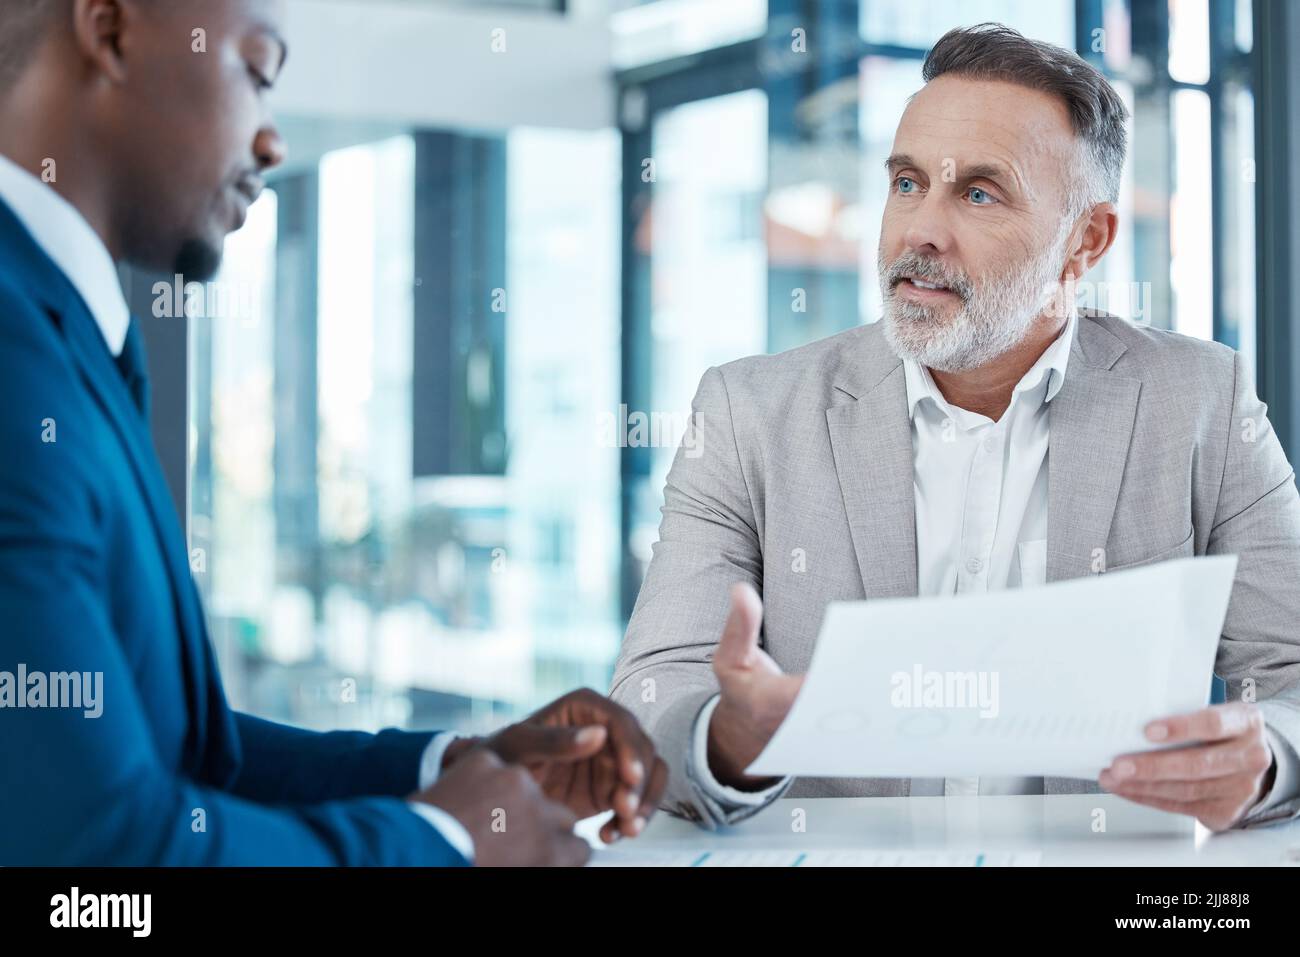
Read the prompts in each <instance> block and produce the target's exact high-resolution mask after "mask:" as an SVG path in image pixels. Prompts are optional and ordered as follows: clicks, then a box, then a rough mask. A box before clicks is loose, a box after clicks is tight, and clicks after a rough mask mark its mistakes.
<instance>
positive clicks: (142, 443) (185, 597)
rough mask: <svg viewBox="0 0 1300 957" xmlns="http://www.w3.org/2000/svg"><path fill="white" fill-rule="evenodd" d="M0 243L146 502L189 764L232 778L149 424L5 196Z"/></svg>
mask: <svg viewBox="0 0 1300 957" xmlns="http://www.w3.org/2000/svg"><path fill="white" fill-rule="evenodd" d="M0 249H3V250H4V251H5V252H7V253H8V254H9V255H10V256H12V257H13V261H14V262H15V263H16V265H17V267H18V274H19V275H22V276H25V277H27V278H28V279H29V283H28V284H27V285H26V288H27V289H28V290H30V291H31V292H32V294H33V296H34V298H36V299H38V300H40V301H41V302H43V303H44V304H45V306H46V308H47V310H48V311H49V313H50V315H51V317H52V318H53V319H54V320H55V322H56V323H57V325H58V326H59V327H60V329H61V330H62V331H63V336H64V340H65V341H66V342H67V344H68V351H69V353H70V354H71V355H72V357H73V359H74V361H75V362H76V364H77V367H78V368H79V369H80V371H81V377H82V380H83V381H84V382H85V383H86V386H87V388H88V389H89V390H90V392H91V393H92V394H93V395H94V397H95V400H96V401H97V402H98V403H99V405H100V407H101V408H102V409H103V410H104V412H105V414H106V415H107V417H108V419H109V421H110V422H111V423H112V425H113V428H114V430H115V431H116V433H117V436H118V439H119V441H120V443H121V445H122V448H123V449H124V450H125V452H126V457H127V459H128V460H129V462H130V463H131V469H132V471H133V473H134V474H135V478H136V481H137V482H138V483H139V485H140V488H141V491H142V492H143V496H144V500H145V502H146V503H147V505H148V510H149V516H150V521H151V524H152V526H153V531H154V537H155V540H156V542H157V546H158V548H159V550H160V551H161V553H162V555H163V558H164V561H165V563H166V567H167V571H168V578H169V580H170V583H171V594H170V596H169V597H170V598H171V600H172V602H173V607H174V609H175V614H176V622H177V631H178V633H179V634H180V637H181V642H182V649H181V651H182V660H183V662H184V669H185V694H186V701H187V704H188V707H189V718H190V723H189V729H188V733H187V736H186V742H185V748H184V752H185V754H184V760H185V762H186V767H185V768H184V770H185V771H186V772H187V773H188V774H190V775H192V776H194V777H197V778H199V779H200V780H205V781H209V782H211V783H214V784H226V783H229V781H230V780H231V779H232V778H233V776H234V774H235V773H236V770H237V766H238V762H239V752H238V738H237V732H236V729H235V725H234V719H233V716H232V715H231V713H230V709H229V707H228V706H227V704H226V701H225V695H224V694H223V692H222V690H221V684H220V681H219V679H218V677H217V671H216V664H215V660H214V659H213V656H212V650H211V645H210V643H209V641H208V636H207V628H206V627H205V624H204V621H203V612H202V608H201V605H200V603H199V598H198V592H197V590H196V589H195V587H194V579H193V576H192V575H191V574H190V567H189V552H188V547H187V546H186V542H185V536H184V534H183V533H182V531H181V527H180V522H179V520H178V518H177V515H176V510H175V508H174V506H173V504H172V499H171V496H170V494H169V493H168V490H167V485H166V482H165V480H164V479H163V475H162V470H161V468H160V466H159V465H158V459H157V456H156V455H155V453H154V450H153V440H152V439H151V437H150V435H149V431H148V425H147V423H146V422H145V420H144V418H143V417H142V415H141V414H140V410H139V409H138V408H137V407H136V405H135V401H134V399H133V398H132V397H131V393H130V391H129V390H128V388H127V385H126V382H125V380H124V379H123V378H122V374H121V372H120V370H119V369H118V367H117V364H116V362H115V361H114V359H113V356H112V355H111V354H110V353H109V351H108V345H107V343H105V342H104V337H103V334H102V333H101V332H100V330H99V326H98V325H97V324H96V322H95V319H94V317H93V316H92V315H91V314H90V310H89V309H88V308H87V306H86V304H85V302H84V301H83V300H82V299H81V296H80V295H79V294H78V293H77V291H76V289H75V288H74V287H73V286H72V284H71V283H70V282H69V280H68V279H67V277H66V276H64V275H63V273H62V272H61V271H60V270H59V269H58V267H57V266H55V265H54V263H53V262H52V261H51V260H50V259H49V257H47V256H46V255H45V254H44V252H42V251H41V250H40V248H39V247H38V246H37V245H36V243H35V241H34V240H33V239H32V238H31V236H30V234H28V233H27V231H26V230H25V229H24V228H23V226H22V224H21V223H19V222H18V220H17V219H16V218H15V217H14V216H13V214H12V213H11V212H10V211H9V209H8V207H6V206H5V205H4V203H3V202H0ZM133 321H134V320H133Z"/></svg>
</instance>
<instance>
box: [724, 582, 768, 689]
mask: <svg viewBox="0 0 1300 957" xmlns="http://www.w3.org/2000/svg"><path fill="white" fill-rule="evenodd" d="M762 624H763V602H762V601H761V600H760V599H759V597H758V592H756V591H755V590H754V586H753V585H750V584H749V583H748V582H737V583H736V584H735V585H732V586H731V610H730V612H728V614H727V621H726V624H724V625H723V626H722V637H721V638H720V639H718V647H717V648H716V649H715V650H714V653H713V666H714V668H715V669H719V668H720V669H724V670H728V669H732V670H739V669H744V668H748V667H751V666H752V665H753V664H754V663H755V658H756V657H757V654H758V632H759V629H760V628H761V627H762Z"/></svg>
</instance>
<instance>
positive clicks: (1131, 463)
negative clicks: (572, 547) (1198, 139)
mask: <svg viewBox="0 0 1300 957" xmlns="http://www.w3.org/2000/svg"><path fill="white" fill-rule="evenodd" d="M923 76H924V78H925V81H926V85H925V86H924V87H923V88H922V89H921V90H920V91H918V92H917V93H916V94H915V95H914V96H913V97H912V99H911V100H910V102H909V104H908V106H907V109H906V111H905V112H904V114H903V116H902V118H901V120H900V122H899V125H898V130H897V133H896V136H895V139H894V145H893V150H892V152H891V155H890V157H889V159H888V162H887V164H886V166H887V181H888V190H889V194H888V200H887V202H886V205H885V210H884V215H883V219H882V222H881V231H880V249H879V256H878V266H879V274H880V283H881V290H882V293H883V297H884V314H883V316H882V317H881V321H880V322H877V323H873V324H870V325H867V326H863V327H860V328H857V329H853V330H851V331H849V332H846V333H843V334H841V335H838V336H835V337H832V338H830V339H826V340H823V341H821V342H816V343H813V344H811V345H808V346H805V347H803V348H800V349H795V350H793V351H791V352H787V353H784V354H782V355H777V356H758V357H752V358H748V359H742V360H740V361H737V362H732V363H729V364H727V365H724V366H722V367H720V368H714V369H709V370H708V371H707V372H706V373H705V375H704V378H703V381H702V382H701V384H700V387H699V391H698V393H697V395H696V398H695V402H694V423H695V430H696V431H695V435H696V439H697V445H698V446H699V448H701V449H703V450H704V451H703V454H702V455H698V456H694V457H687V456H686V455H684V454H682V453H681V452H679V453H678V455H677V458H676V460H675V462H674V464H673V467H672V470H671V471H670V473H669V475H668V481H667V485H666V487H665V489H664V507H663V522H662V525H661V526H660V540H659V541H658V542H657V543H656V545H655V547H654V558H653V560H652V562H651V564H650V567H649V570H648V572H647V574H646V579H645V582H644V584H643V586H642V589H641V594H640V596H639V598H638V600H637V605H636V609H635V612H634V614H633V617H632V621H631V623H630V625H629V627H628V631H627V635H626V637H625V639H624V644H623V649H622V654H621V656H620V660H619V663H618V666H617V669H616V672H615V675H614V682H613V690H612V692H611V696H612V697H613V698H614V699H615V700H617V701H621V702H622V703H623V704H624V705H626V706H627V707H628V709H629V710H631V711H632V712H633V713H635V714H636V715H637V717H638V718H639V719H640V721H641V723H642V724H643V725H644V726H645V727H646V728H648V729H649V731H650V734H651V737H652V738H653V739H654V742H655V745H656V747H657V748H658V750H659V752H660V754H662V755H663V756H664V757H665V759H666V760H667V761H668V764H669V767H670V783H669V787H668V791H667V793H666V796H665V807H667V809H668V810H670V811H671V812H673V813H675V814H678V815H682V816H685V817H688V818H691V819H693V820H696V821H698V822H699V823H701V824H702V825H704V826H706V827H717V826H720V825H724V824H731V823H734V822H737V821H740V820H743V819H744V818H746V817H748V816H750V815H752V814H755V813H757V812H758V811H760V810H761V809H762V808H764V807H766V806H768V805H769V804H770V803H771V802H772V801H773V800H775V798H777V797H779V796H781V795H783V794H785V795H788V796H790V797H858V796H908V795H962V794H1060V793H1087V792H1096V791H1098V790H1100V789H1105V790H1108V791H1110V792H1113V793H1115V794H1118V795H1121V796H1123V797H1125V798H1127V799H1130V800H1132V801H1135V802H1138V803H1141V804H1145V805H1148V806H1151V807H1155V808H1159V809H1162V810H1165V811H1169V812H1173V813H1177V814H1184V815H1188V816H1191V817H1194V818H1196V819H1198V820H1200V821H1201V822H1202V823H1203V824H1205V825H1206V826H1207V827H1210V828H1212V829H1215V830H1223V829H1227V828H1233V827H1244V826H1252V825H1256V824H1264V823H1268V822H1273V821H1280V820H1286V819H1290V818H1293V817H1295V816H1297V815H1300V759H1298V758H1297V750H1298V749H1300V496H1298V495H1297V491H1296V484H1295V476H1294V472H1293V471H1292V468H1291V466H1290V464H1289V463H1288V461H1287V459H1286V456H1285V454H1284V452H1283V450H1282V448H1281V445H1280V444H1279V442H1278V440H1277V437H1276V435H1275V434H1274V433H1273V431H1272V429H1271V428H1270V426H1269V423H1268V419H1267V417H1266V415H1265V411H1266V410H1265V407H1264V405H1263V404H1262V403H1261V402H1260V401H1259V399H1258V398H1257V397H1256V395H1255V392H1254V389H1253V387H1252V386H1251V384H1250V382H1249V377H1248V376H1247V374H1246V373H1245V371H1244V367H1243V362H1242V360H1241V358H1240V357H1239V356H1238V355H1236V354H1235V353H1234V352H1233V351H1232V350H1231V349H1228V348H1227V347H1225V346H1223V345H1220V344H1217V343H1212V342H1204V341H1201V340H1198V339H1193V338H1191V337H1187V336H1182V335H1179V334H1177V333H1173V332H1167V331H1161V330H1157V329H1153V328H1149V327H1143V326H1137V325H1134V324H1131V323H1129V322H1127V321H1124V320H1121V319H1118V318H1116V317H1113V316H1109V315H1105V314H1097V313H1093V312H1090V311H1083V310H1076V309H1075V308H1074V302H1075V296H1074V295H1073V292H1074V286H1075V284H1076V283H1077V282H1079V281H1080V280H1082V279H1083V278H1084V277H1085V276H1086V275H1087V274H1088V273H1089V271H1090V270H1091V269H1093V268H1094V267H1095V266H1096V265H1097V264H1098V263H1099V262H1100V261H1101V260H1102V258H1103V257H1104V256H1105V255H1106V253H1107V251H1108V250H1109V249H1110V247H1111V244H1112V243H1113V241H1114V239H1115V235H1116V232H1117V229H1118V222H1119V218H1118V214H1117V212H1116V206H1115V202H1116V199H1117V197H1118V191H1119V181H1120V172H1121V169H1122V167H1123V162H1124V153H1125V148H1126V130H1125V123H1126V120H1127V110H1126V109H1125V107H1124V105H1123V103H1122V101H1121V100H1120V98H1119V96H1118V95H1117V94H1116V92H1115V91H1114V90H1113V89H1112V88H1111V87H1110V85H1109V84H1108V83H1107V82H1106V80H1105V78H1104V77H1103V76H1102V75H1101V74H1100V73H1098V72H1097V71H1096V70H1095V69H1094V68H1092V67H1091V66H1089V65H1088V64H1087V63H1086V62H1084V61H1083V60H1082V59H1081V58H1079V57H1078V56H1076V55H1075V54H1074V53H1072V52H1069V51H1066V50H1063V49H1060V48H1058V47H1054V46H1051V45H1049V44H1046V43H1041V42H1037V41H1033V40H1028V39H1026V38H1025V37H1023V36H1021V35H1020V34H1019V33H1016V32H1015V31H1014V30H1010V29H1008V28H1006V27H1002V26H1000V25H997V24H982V25H980V26H977V27H972V28H969V29H959V30H953V31H951V32H949V33H948V34H947V35H945V36H944V37H943V38H942V39H941V40H940V41H939V42H938V43H937V44H936V45H935V47H934V48H933V49H932V50H931V51H930V53H929V55H928V56H927V58H926V61H925V65H924V69H923ZM883 186H884V183H883V182H882V187H883ZM1243 423H1249V426H1250V427H1249V429H1246V428H1244V427H1243ZM1049 449H1050V455H1049ZM1215 554H1233V555H1236V556H1237V559H1238V563H1237V572H1236V579H1235V582H1234V585H1233V591H1232V598H1231V603H1230V606H1229V608H1228V612H1227V617H1226V620H1225V622H1224V626H1223V631H1222V638H1221V641H1220V644H1219V650H1218V656H1217V660H1216V662H1215V672H1216V673H1217V674H1218V675H1219V676H1220V677H1221V678H1223V680H1224V681H1225V683H1226V685H1227V689H1228V690H1227V702H1226V703H1223V704H1217V705H1212V706H1209V707H1206V708H1203V709H1200V710H1198V711H1195V712H1193V713H1190V714H1178V715H1166V716H1162V717H1160V718H1158V719H1156V720H1154V721H1152V722H1150V723H1149V724H1148V725H1147V726H1146V727H1145V729H1144V731H1145V736H1146V739H1147V740H1148V741H1150V742H1151V744H1152V746H1153V747H1155V746H1156V745H1172V744H1181V745H1184V747H1181V748H1176V749H1170V750H1159V751H1152V750H1148V751H1142V752H1140V753H1134V754H1126V755H1116V756H1115V757H1114V759H1113V761H1112V763H1111V766H1110V767H1109V768H1107V769H1106V770H1104V771H1103V772H1102V774H1101V775H1100V777H1099V778H1098V779H1097V780H1083V779H1071V778H1054V777H1047V778H1041V777H1040V778H1007V777H989V776H981V777H974V778H954V777H949V778H940V779H910V780H909V779H894V778H867V779H799V780H791V779H783V780H777V779H755V778H753V777H750V776H748V775H746V773H745V769H746V768H747V767H748V766H749V765H750V763H751V762H752V761H753V760H754V758H756V757H757V756H758V754H759V753H760V752H761V751H762V749H763V748H764V746H765V745H766V744H767V742H768V740H769V739H770V738H771V736H772V734H773V733H774V732H775V730H776V728H777V727H778V726H779V725H780V724H781V722H782V720H783V719H784V718H785V716H786V714H787V712H788V711H789V709H790V706H791V704H792V702H793V701H794V698H795V696H796V694H797V693H798V691H799V689H800V686H801V683H802V680H803V679H802V675H803V674H804V673H805V672H806V671H807V668H808V665H809V662H810V660H811V658H812V653H813V646H814V643H815V641H816V637H817V631H818V627H819V624H820V622H821V619H822V616H823V613H824V611H825V609H826V606H827V604H828V603H830V602H832V601H853V600H863V599H868V600H870V599H880V598H891V597H906V596H917V595H925V596H943V595H956V594H978V593H983V592H988V591H992V590H996V589H1002V588H1023V587H1033V586H1036V585H1041V584H1044V583H1046V582H1051V581H1060V580H1064V579H1069V578H1076V577H1083V576H1087V575H1090V574H1095V573H1096V572H1098V571H1113V570H1117V569H1123V568H1130V567H1134V566H1138V565H1145V564H1149V563H1153V562H1158V561H1165V560H1169V559H1174V558H1179V557H1184V556H1191V555H1215ZM760 594H761V595H762V599H761V601H760V598H759V595H760ZM900 637H902V636H900ZM1142 639H1143V636H1142V635H1133V636H1132V640H1133V641H1135V642H1138V641H1141V640H1142ZM1071 650H1072V652H1073V653H1077V654H1080V655H1085V654H1088V653H1089V649H1087V648H1079V649H1071ZM1153 677H1154V676H1153ZM1207 681H1208V676H1207ZM1098 690H1099V694H1104V689H1098Z"/></svg>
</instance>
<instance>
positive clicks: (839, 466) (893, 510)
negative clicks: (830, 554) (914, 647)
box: [826, 330, 916, 598]
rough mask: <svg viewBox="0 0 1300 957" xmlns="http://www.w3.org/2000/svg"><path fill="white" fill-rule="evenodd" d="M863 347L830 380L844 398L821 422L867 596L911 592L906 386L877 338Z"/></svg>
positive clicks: (912, 523) (900, 370)
mask: <svg viewBox="0 0 1300 957" xmlns="http://www.w3.org/2000/svg"><path fill="white" fill-rule="evenodd" d="M873 331H874V330H873ZM867 345H868V344H867V343H865V342H864V343H863V346H864V347H867ZM863 351H864V352H865V353H866V355H865V356H863V361H862V362H861V363H860V364H851V365H850V367H849V368H847V369H846V370H844V375H843V376H842V377H841V378H840V379H839V380H838V381H837V382H836V388H837V389H839V390H840V392H842V393H844V395H845V396H846V397H847V399H848V401H845V402H843V403H841V404H839V405H835V406H832V407H831V408H829V409H827V410H826V424H827V426H828V428H829V429H830V440H831V451H832V454H833V456H834V458H835V471H836V473H837V475H838V476H839V481H840V493H841V495H842V496H843V498H844V511H845V513H846V514H847V515H848V520H849V532H850V534H851V535H852V538H853V550H854V552H855V553H856V555H857V558H858V569H859V571H860V572H861V574H862V587H863V589H864V590H865V592H866V597H867V598H893V597H905V596H909V595H915V594H916V511H915V510H916V505H915V498H914V495H915V493H914V491H913V483H912V424H911V420H910V419H909V418H908V415H907V386H906V383H905V380H904V377H903V366H902V363H901V361H900V360H899V359H898V357H897V356H895V355H894V354H893V352H892V351H891V350H889V348H888V347H887V346H886V345H885V344H884V342H883V340H879V341H878V342H877V343H876V344H875V348H870V347H867V348H864V350H863Z"/></svg>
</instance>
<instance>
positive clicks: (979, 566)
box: [966, 558, 984, 575]
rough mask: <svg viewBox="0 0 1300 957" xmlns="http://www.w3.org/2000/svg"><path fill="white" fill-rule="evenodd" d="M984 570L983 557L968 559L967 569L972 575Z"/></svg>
mask: <svg viewBox="0 0 1300 957" xmlns="http://www.w3.org/2000/svg"><path fill="white" fill-rule="evenodd" d="M983 570H984V560H983V559H982V558H968V559H966V571H968V572H970V573H971V574H972V575H978V574H979V573H980V572H981V571H983Z"/></svg>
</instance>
